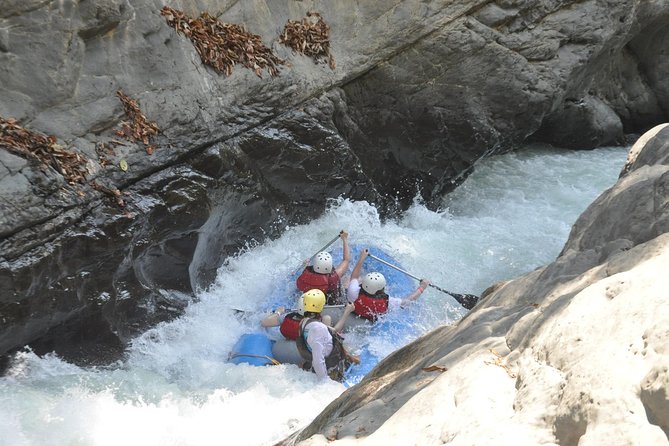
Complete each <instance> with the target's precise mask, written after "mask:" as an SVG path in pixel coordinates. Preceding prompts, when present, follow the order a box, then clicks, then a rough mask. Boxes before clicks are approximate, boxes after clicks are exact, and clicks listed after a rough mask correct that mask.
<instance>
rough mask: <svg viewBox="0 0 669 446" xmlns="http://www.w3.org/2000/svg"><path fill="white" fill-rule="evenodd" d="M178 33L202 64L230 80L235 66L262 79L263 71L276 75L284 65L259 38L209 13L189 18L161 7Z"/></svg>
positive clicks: (171, 9)
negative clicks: (194, 51)
mask: <svg viewBox="0 0 669 446" xmlns="http://www.w3.org/2000/svg"><path fill="white" fill-rule="evenodd" d="M160 14H161V15H163V16H164V17H165V19H166V20H167V24H168V25H169V26H171V27H173V28H174V29H175V30H176V31H177V33H179V34H183V35H184V36H186V37H188V38H189V39H190V41H191V42H192V43H193V46H195V50H196V51H197V53H198V54H199V55H200V59H201V60H202V63H204V64H206V65H209V66H210V67H212V68H213V69H214V70H215V71H216V72H217V73H219V74H225V75H226V76H230V75H231V74H232V68H233V67H234V66H235V65H236V64H241V65H242V66H244V67H246V68H249V69H251V70H253V71H254V72H255V74H256V75H257V76H258V77H261V78H262V72H263V70H265V69H266V70H267V71H268V72H269V74H270V76H278V75H279V65H285V64H286V62H285V61H284V60H282V59H280V58H279V57H277V56H276V55H275V54H274V53H273V52H272V50H270V49H269V48H267V47H266V46H265V45H264V44H263V43H262V39H261V37H260V36H259V35H257V34H253V33H250V32H248V31H246V30H245V29H244V28H243V27H241V26H239V25H235V24H229V23H224V22H221V21H220V20H218V19H217V18H216V17H213V16H211V15H210V14H209V13H208V12H206V11H205V12H203V13H202V14H200V17H197V18H191V17H188V16H187V15H186V14H184V13H183V12H182V11H178V10H176V9H173V8H170V7H169V6H164V7H163V9H162V10H161V12H160Z"/></svg>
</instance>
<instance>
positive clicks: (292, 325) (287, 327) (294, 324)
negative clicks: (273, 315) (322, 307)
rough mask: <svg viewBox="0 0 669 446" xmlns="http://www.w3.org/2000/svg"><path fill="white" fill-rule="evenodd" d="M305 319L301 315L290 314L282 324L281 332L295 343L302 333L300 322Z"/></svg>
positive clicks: (294, 312) (296, 313)
mask: <svg viewBox="0 0 669 446" xmlns="http://www.w3.org/2000/svg"><path fill="white" fill-rule="evenodd" d="M302 319H304V316H302V315H301V314H300V313H298V312H296V311H293V312H292V313H288V314H287V315H286V316H285V317H284V318H283V322H281V326H280V327H279V331H280V332H281V334H282V335H283V336H284V337H285V338H286V339H290V340H291V341H294V340H295V339H297V336H298V335H299V333H300V321H301V320H302Z"/></svg>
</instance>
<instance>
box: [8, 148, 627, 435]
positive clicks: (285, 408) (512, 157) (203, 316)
mask: <svg viewBox="0 0 669 446" xmlns="http://www.w3.org/2000/svg"><path fill="white" fill-rule="evenodd" d="M626 153H627V150H626V149H624V148H604V149H598V150H593V151H589V152H563V151H558V150H550V149H533V150H529V151H525V152H519V153H514V154H508V155H503V156H499V157H494V158H491V159H488V160H486V161H484V162H482V163H480V164H479V165H478V166H477V168H476V171H475V172H474V174H473V175H472V176H470V177H469V178H468V179H467V180H466V181H465V183H464V184H463V185H462V186H461V187H459V188H458V189H457V190H456V191H455V192H453V193H452V194H450V195H449V196H448V197H446V198H445V199H444V202H443V210H442V211H440V212H432V211H430V210H428V209H427V208H425V207H424V206H423V205H422V204H421V203H420V202H418V201H416V202H415V203H414V205H413V206H412V207H411V208H410V209H409V210H408V211H407V212H406V213H405V214H404V215H403V216H402V217H401V218H399V219H397V220H392V221H388V222H381V221H380V219H379V216H378V213H377V212H376V209H374V208H373V207H372V206H370V205H369V204H367V203H365V202H352V201H349V200H343V199H342V200H338V201H336V202H333V203H332V204H331V206H330V207H329V209H328V211H327V212H326V213H325V215H323V216H322V217H321V218H319V219H317V220H315V221H312V222H311V223H309V224H307V225H303V226H296V227H289V228H287V229H286V231H285V233H284V234H283V236H282V237H281V238H279V239H277V240H274V241H268V242H266V243H264V244H261V245H258V246H255V247H252V248H250V249H249V250H248V251H246V252H244V253H241V254H240V255H238V256H235V257H233V258H230V259H228V260H227V261H226V263H225V264H224V265H223V266H221V268H220V270H219V273H218V277H217V281H216V283H215V284H214V285H213V286H212V287H211V288H210V289H209V290H208V291H207V292H204V293H201V295H200V296H199V300H198V301H197V302H196V303H193V304H191V305H190V306H189V307H188V308H187V309H186V312H185V314H184V315H183V316H182V317H181V318H179V319H177V320H174V321H171V322H169V323H162V324H160V325H158V326H156V327H154V328H152V329H150V330H148V331H147V332H146V333H144V334H143V335H141V336H139V337H138V338H137V339H135V340H134V342H133V343H132V345H131V346H130V347H129V349H128V356H127V359H126V360H125V361H123V362H119V363H117V364H114V365H112V366H110V367H107V368H89V369H84V368H79V367H76V366H74V365H71V364H68V363H66V362H64V361H62V360H61V359H59V358H58V357H57V356H55V355H46V356H44V357H41V358H40V357H37V356H36V355H34V354H33V353H31V352H30V351H25V352H22V353H20V354H18V355H17V356H16V357H15V358H14V361H13V363H12V366H11V367H10V368H9V371H8V373H7V375H6V376H4V377H2V378H0V444H1V445H6V446H24V445H25V446H36V445H95V446H106V445H110V446H111V445H115V446H116V445H119V444H124V445H142V446H146V445H197V446H204V445H220V444H247V445H269V444H273V443H275V442H277V441H280V440H281V439H283V438H285V437H286V436H288V435H290V434H291V433H292V432H295V431H296V430H298V429H299V428H301V427H303V426H305V425H306V424H307V423H309V422H310V421H311V420H312V419H313V418H314V417H315V416H316V415H317V414H318V413H319V412H320V411H321V410H322V409H324V408H325V406H327V405H328V404H329V403H330V402H331V401H332V400H333V399H334V398H336V397H337V396H338V395H339V394H341V392H342V391H343V390H344V386H343V385H341V384H339V383H334V382H319V381H318V380H317V379H316V377H315V376H314V375H313V374H309V373H306V372H303V371H300V370H299V369H298V368H297V367H296V366H294V365H280V366H274V367H252V366H247V365H232V364H228V363H227V362H226V358H227V355H228V354H229V352H230V351H231V349H232V347H233V344H234V343H235V341H236V340H237V338H238V337H239V336H240V335H241V334H242V333H245V332H248V331H250V330H253V329H256V328H257V324H258V320H259V318H260V315H251V316H250V317H243V318H240V317H239V315H238V314H237V313H236V312H235V311H233V310H231V309H232V308H241V309H248V310H254V309H255V310H258V309H262V310H264V309H267V305H268V302H267V296H269V295H271V294H272V293H273V292H276V290H275V289H274V284H275V283H277V282H279V281H282V280H283V279H284V278H285V277H286V276H288V275H290V274H292V273H294V271H295V269H296V268H298V267H299V265H300V264H301V262H302V260H303V259H305V258H307V257H309V256H310V255H312V254H313V253H314V252H313V251H314V250H316V249H318V248H320V247H321V246H322V245H323V243H324V242H326V241H328V240H330V239H332V238H333V236H334V235H336V234H337V233H338V232H339V230H341V229H346V230H348V231H349V233H350V240H351V242H352V243H355V244H360V245H363V246H367V245H370V246H376V247H379V248H382V249H383V250H385V251H386V252H388V253H390V254H391V255H393V256H394V257H395V258H396V259H397V260H398V261H399V262H400V263H401V264H402V266H403V267H404V268H405V269H406V270H407V271H409V272H411V273H412V274H414V275H417V276H420V277H425V278H429V279H430V280H431V281H432V283H434V284H435V285H438V286H440V287H442V288H445V289H447V290H451V291H454V292H457V293H473V294H480V293H481V292H482V291H483V290H484V289H485V288H486V287H488V286H489V285H491V284H493V283H494V282H497V281H499V280H505V279H510V278H513V277H517V276H519V275H521V274H523V273H526V272H528V271H531V270H533V269H534V268H536V267H538V266H541V265H545V264H547V263H550V262H551V261H552V260H553V259H554V258H555V256H556V255H557V254H558V253H559V251H560V249H561V248H562V246H563V245H564V242H565V241H566V239H567V236H568V233H569V229H570V227H571V225H572V224H573V223H574V221H575V220H576V218H577V217H578V215H579V214H580V213H581V212H582V211H583V210H584V209H585V207H586V206H587V205H589V204H590V202H592V200H594V198H595V197H596V196H597V195H599V194H600V193H601V192H602V191H603V190H604V189H605V188H607V187H609V186H610V185H612V184H613V183H614V182H615V181H616V178H617V175H618V173H619V171H620V169H621V167H622V165H623V162H624V159H625V156H626ZM335 246H336V245H335ZM336 260H337V259H336V258H335V261H336ZM354 261H355V259H354ZM412 311H414V312H415V313H414V316H415V317H414V318H413V319H414V320H415V321H416V323H415V326H414V327H413V328H414V331H413V332H412V333H413V334H412V335H411V336H409V337H405V338H402V339H400V340H399V341H396V343H389V342H388V341H387V339H384V338H381V337H380V338H378V339H372V340H371V341H369V344H370V349H372V350H373V351H374V352H375V353H376V354H377V355H380V356H385V355H388V354H389V353H391V352H392V351H393V350H395V349H397V348H399V347H401V346H403V345H404V344H406V343H408V342H410V341H411V340H412V339H413V338H415V337H416V336H419V335H420V334H422V333H425V332H427V331H429V330H431V329H433V328H435V327H436V326H438V325H440V324H443V323H450V322H454V321H456V320H458V319H459V318H460V317H462V316H463V315H464V314H465V310H464V309H463V308H462V307H460V306H459V305H458V304H457V303H456V302H455V301H454V299H453V298H451V297H450V296H448V295H445V294H442V293H440V292H438V291H436V290H435V289H433V288H431V289H429V291H427V292H425V293H424V294H423V295H422V296H421V298H420V299H419V302H418V304H417V305H415V306H414V307H413V308H412ZM347 340H348V338H347ZM352 342H353V343H354V344H355V343H356V342H361V341H360V340H359V339H358V340H356V339H355V337H353V339H352Z"/></svg>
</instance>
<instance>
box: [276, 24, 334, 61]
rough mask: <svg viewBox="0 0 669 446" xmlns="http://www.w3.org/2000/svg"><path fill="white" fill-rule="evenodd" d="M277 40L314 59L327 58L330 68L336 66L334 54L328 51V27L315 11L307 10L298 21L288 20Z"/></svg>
mask: <svg viewBox="0 0 669 446" xmlns="http://www.w3.org/2000/svg"><path fill="white" fill-rule="evenodd" d="M279 42H280V43H283V44H284V45H286V46H289V47H291V48H292V49H293V51H296V52H298V53H301V54H304V55H306V56H309V57H311V58H313V59H314V60H316V61H318V60H319V59H321V58H327V59H328V65H329V66H330V68H331V69H333V70H334V69H335V68H336V64H335V60H334V56H332V54H331V53H330V27H329V26H328V25H327V24H326V23H325V21H324V20H323V17H321V15H320V14H319V13H317V12H313V11H312V12H308V13H307V16H306V17H305V18H303V19H302V20H300V21H299V22H298V21H296V20H288V22H286V26H284V28H283V32H282V33H281V37H280V38H279Z"/></svg>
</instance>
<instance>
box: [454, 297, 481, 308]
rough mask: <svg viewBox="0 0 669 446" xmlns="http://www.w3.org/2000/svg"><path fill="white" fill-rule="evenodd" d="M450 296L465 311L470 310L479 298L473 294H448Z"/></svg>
mask: <svg viewBox="0 0 669 446" xmlns="http://www.w3.org/2000/svg"><path fill="white" fill-rule="evenodd" d="M449 294H450V295H451V296H453V297H454V298H455V300H457V301H458V303H459V304H460V305H462V306H463V307H465V308H466V309H467V310H471V309H472V308H474V306H475V305H476V304H477V303H478V301H479V297H478V296H475V295H473V294H455V293H449Z"/></svg>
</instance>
